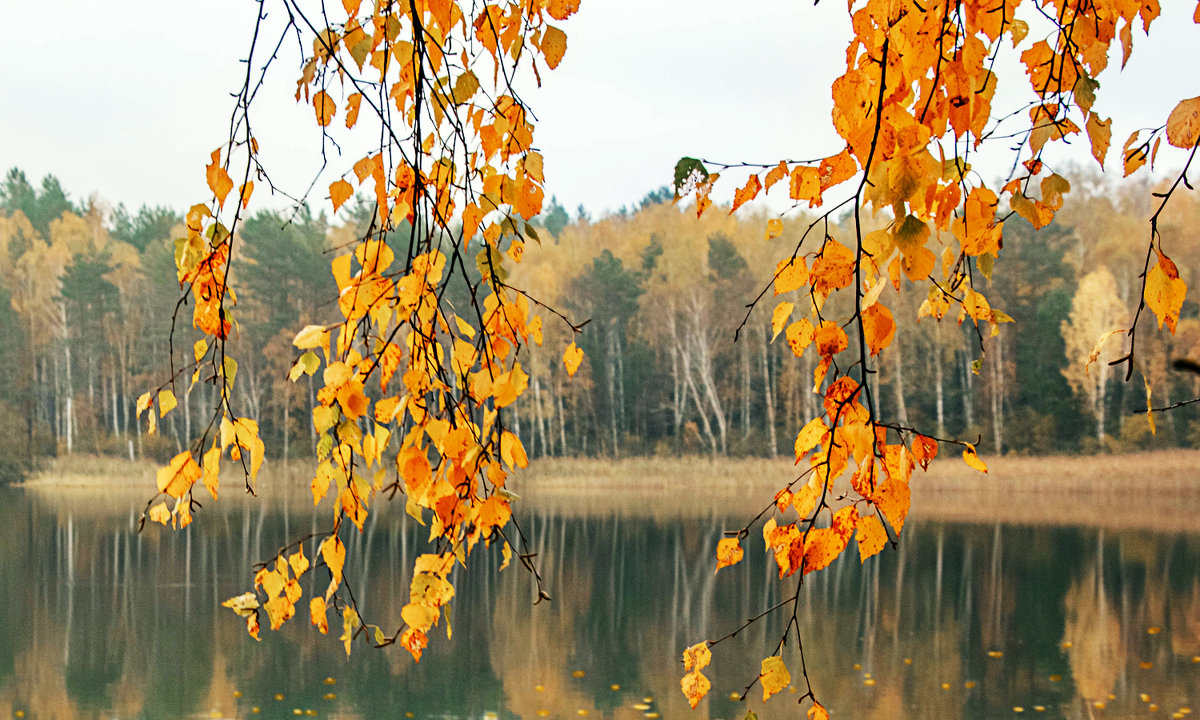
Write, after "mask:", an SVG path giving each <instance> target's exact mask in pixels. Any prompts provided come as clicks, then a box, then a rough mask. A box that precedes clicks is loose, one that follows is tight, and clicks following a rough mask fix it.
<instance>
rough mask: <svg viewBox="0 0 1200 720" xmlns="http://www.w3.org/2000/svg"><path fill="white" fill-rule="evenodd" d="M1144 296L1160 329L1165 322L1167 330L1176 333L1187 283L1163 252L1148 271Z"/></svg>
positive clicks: (1185, 295)
mask: <svg viewBox="0 0 1200 720" xmlns="http://www.w3.org/2000/svg"><path fill="white" fill-rule="evenodd" d="M1155 252H1158V251H1157V250H1155ZM1143 297H1145V299H1146V304H1147V305H1148V306H1150V309H1151V310H1153V311H1154V316H1155V317H1156V318H1157V319H1158V327H1159V329H1160V330H1161V329H1162V326H1163V325H1164V324H1165V325H1166V326H1167V330H1169V331H1170V332H1171V334H1172V335H1174V334H1175V325H1176V323H1178V322H1179V311H1180V310H1181V309H1183V300H1184V298H1185V297H1187V283H1186V282H1184V280H1183V278H1181V277H1179V268H1178V267H1176V265H1175V262H1174V261H1172V260H1171V259H1170V258H1169V257H1167V256H1166V255H1163V254H1162V253H1161V252H1159V253H1158V262H1157V263H1155V264H1154V267H1152V268H1150V271H1149V272H1148V273H1146V289H1145V291H1144V292H1143Z"/></svg>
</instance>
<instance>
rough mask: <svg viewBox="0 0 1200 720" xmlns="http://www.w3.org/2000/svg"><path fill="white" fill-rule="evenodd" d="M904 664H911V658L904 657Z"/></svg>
mask: <svg viewBox="0 0 1200 720" xmlns="http://www.w3.org/2000/svg"><path fill="white" fill-rule="evenodd" d="M904 664H905V665H912V658H904Z"/></svg>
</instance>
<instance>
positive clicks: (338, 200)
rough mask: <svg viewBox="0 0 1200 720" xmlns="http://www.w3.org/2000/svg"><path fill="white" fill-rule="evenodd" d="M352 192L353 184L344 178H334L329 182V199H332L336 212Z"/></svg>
mask: <svg viewBox="0 0 1200 720" xmlns="http://www.w3.org/2000/svg"><path fill="white" fill-rule="evenodd" d="M353 194H354V186H353V185H351V184H350V183H348V182H346V180H345V179H338V180H334V181H333V182H332V183H330V184H329V199H330V200H332V201H333V211H334V212H335V213H336V212H337V211H338V208H340V207H341V206H342V204H343V203H345V202H346V201H347V200H349V199H350V196H352V195H353Z"/></svg>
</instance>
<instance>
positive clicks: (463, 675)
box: [0, 473, 1200, 719]
mask: <svg viewBox="0 0 1200 720" xmlns="http://www.w3.org/2000/svg"><path fill="white" fill-rule="evenodd" d="M1169 475H1170V473H1157V474H1156V475H1155V477H1156V481H1157V482H1160V483H1169V482H1175V481H1176V480H1178V478H1177V479H1176V480H1170V479H1169V478H1168V476H1169ZM1164 478H1166V479H1164ZM643 479H645V478H643ZM739 480H742V479H741V478H739ZM993 480H994V479H992V478H986V479H985V482H987V481H993ZM285 485H290V484H285ZM530 485H531V487H530V488H528V489H527V491H526V493H525V494H524V498H523V500H522V501H520V502H519V503H518V507H519V508H520V510H521V511H522V513H523V514H524V516H525V522H527V524H528V528H529V530H530V532H531V535H532V537H534V538H535V544H536V551H537V552H538V553H539V558H540V559H541V561H542V563H543V567H544V568H545V572H546V573H547V576H548V579H550V581H551V582H552V583H553V589H554V590H555V602H554V603H551V604H550V606H548V607H541V606H539V608H536V609H534V608H531V607H530V602H529V601H530V599H531V598H530V588H529V582H528V577H526V576H524V575H522V574H521V573H519V572H512V571H511V570H509V571H505V572H504V573H497V572H496V568H495V564H493V565H492V566H491V567H488V568H483V569H481V571H480V572H478V573H475V572H472V573H466V574H464V575H462V576H461V577H460V578H459V579H458V580H457V582H461V583H462V586H461V587H462V594H461V595H460V597H459V599H458V600H456V603H455V605H454V610H453V616H452V620H453V628H454V635H455V637H454V638H453V641H451V642H449V643H445V645H444V647H442V648H441V649H439V650H437V651H435V652H431V653H430V655H429V656H428V657H426V658H425V659H424V660H422V662H421V663H420V664H419V665H413V664H412V663H411V661H409V660H408V658H407V657H399V656H395V654H394V653H388V652H373V651H366V650H365V649H364V651H362V652H358V653H355V655H354V657H353V658H352V659H351V660H350V661H349V662H347V661H346V660H345V659H344V656H343V655H342V653H341V647H340V644H338V643H336V642H334V641H332V640H331V639H329V638H325V637H322V636H320V635H317V634H316V633H314V632H311V631H309V629H308V628H297V629H296V630H295V631H292V632H284V633H281V634H280V636H279V637H277V638H266V639H264V642H263V643H262V644H256V643H254V642H253V641H252V640H249V639H248V638H246V637H244V634H243V633H241V632H240V628H239V627H238V624H237V623H236V622H235V621H231V620H230V618H228V617H226V614H225V613H219V612H217V609H218V608H217V607H216V606H217V603H218V602H219V599H220V598H222V597H224V596H225V595H226V594H227V593H228V592H230V591H231V590H232V589H233V588H234V587H236V583H237V581H238V579H239V577H240V576H241V574H242V573H243V572H244V569H245V568H246V567H248V566H249V564H251V563H253V562H254V561H256V560H257V559H259V558H260V557H261V556H262V555H263V554H265V553H269V552H270V551H271V550H273V549H274V545H273V543H278V542H281V541H282V540H283V538H285V537H287V536H288V535H289V533H294V532H295V531H296V530H297V528H304V527H307V526H308V525H310V524H311V523H313V522H315V521H316V520H317V516H318V515H322V516H323V515H324V513H325V512H326V510H325V509H323V508H317V509H315V510H314V509H313V507H312V501H311V495H309V494H308V493H307V491H306V490H305V489H304V488H302V487H297V488H294V489H290V490H289V489H283V490H280V491H279V492H280V495H279V496H278V497H274V498H272V497H266V498H263V499H262V500H260V501H259V502H258V503H246V502H242V501H240V500H239V501H234V502H232V503H227V502H226V500H225V499H223V500H222V503H221V504H220V505H217V506H214V507H209V508H206V510H205V511H204V513H205V514H206V515H207V516H205V515H203V514H202V516H201V522H200V523H199V524H197V525H194V526H193V527H192V528H189V529H188V530H186V531H184V532H178V533H176V532H169V531H165V530H162V529H158V528H155V532H154V533H144V534H142V535H136V534H135V533H133V532H132V528H133V527H134V517H135V513H136V508H137V507H138V506H139V504H140V502H144V499H143V498H142V496H140V495H138V494H136V493H133V494H121V493H115V492H109V493H105V494H104V495H103V497H98V496H97V494H96V493H95V492H94V490H83V489H78V490H75V491H71V492H58V491H53V492H52V491H51V489H50V488H42V489H40V490H34V491H30V492H20V491H8V492H5V493H4V496H5V497H4V500H5V502H4V503H3V508H4V509H3V510H0V512H2V513H3V514H5V515H7V516H8V517H7V518H4V521H3V523H2V526H3V527H4V529H5V530H4V534H6V535H8V537H7V538H6V543H5V545H3V547H5V548H8V553H7V554H8V557H6V561H5V563H4V565H3V570H2V571H0V572H3V573H4V574H5V575H6V577H5V579H4V583H3V585H4V587H5V588H6V589H5V591H4V594H3V595H2V596H0V597H3V602H4V605H3V607H4V609H5V611H6V613H7V616H8V620H9V621H8V622H6V623H5V626H6V629H5V630H4V638H3V640H2V642H0V644H2V645H3V649H0V658H2V659H3V665H0V667H2V668H9V669H11V670H10V672H11V674H8V673H5V674H4V675H3V676H0V711H3V710H4V709H6V708H7V709H8V710H9V711H10V715H9V717H12V716H13V715H12V713H15V712H17V711H18V710H23V711H25V712H27V713H28V715H27V716H28V717H64V718H66V717H102V716H103V717H109V716H112V715H114V714H115V715H116V716H118V717H139V716H140V717H161V716H179V715H181V714H188V713H190V714H203V715H208V714H209V713H217V714H218V715H220V716H222V717H249V716H250V710H251V709H252V708H253V707H259V708H260V710H261V714H260V716H267V717H272V716H274V717H282V716H292V715H293V711H294V710H297V709H298V710H301V711H302V712H305V711H307V710H312V711H314V712H317V713H318V714H319V715H320V716H323V717H366V718H371V717H384V716H387V717H394V716H396V715H397V711H398V710H400V709H402V708H411V709H410V710H406V712H413V713H414V715H415V716H416V717H429V716H454V717H481V716H482V715H483V713H485V712H489V711H491V712H497V713H498V714H499V716H500V717H504V718H512V717H528V718H533V717H543V716H552V717H553V716H557V717H568V716H571V717H575V716H577V715H578V711H580V710H582V711H585V712H587V713H588V714H593V715H596V716H602V717H611V718H635V717H637V718H642V717H645V716H646V713H658V714H659V715H660V716H661V717H694V718H698V719H703V718H727V719H732V718H740V717H741V716H742V715H744V714H745V707H744V706H743V705H742V704H740V703H734V702H732V701H731V700H729V694H730V693H731V692H735V691H737V690H740V688H741V687H742V686H743V685H744V684H745V682H746V681H747V680H748V678H745V677H743V675H744V674H745V673H744V669H745V667H747V666H748V665H747V662H749V660H748V658H750V659H752V658H751V655H752V654H753V652H754V651H757V650H758V649H759V646H761V645H762V643H763V642H769V639H768V638H769V636H771V635H772V634H773V633H776V632H778V629H779V628H775V627H772V626H769V625H763V626H762V627H761V628H760V629H758V630H756V631H755V632H754V633H751V634H750V635H749V636H748V637H747V638H745V639H744V640H743V641H741V643H742V644H741V645H739V646H737V647H736V648H735V649H734V650H733V652H731V653H726V654H725V656H724V657H718V658H717V663H716V668H715V676H714V680H715V687H714V692H713V693H712V695H711V697H710V699H709V700H706V701H705V704H704V705H702V706H701V708H700V709H699V710H697V711H696V712H691V711H689V710H687V709H686V704H685V701H684V700H683V697H682V695H681V694H680V693H679V692H678V686H677V676H678V657H679V655H678V652H679V650H680V649H681V648H682V647H683V645H684V644H685V643H686V642H688V641H689V640H692V639H694V638H695V637H697V636H698V635H699V636H715V635H716V634H720V633H722V632H724V631H725V630H727V629H729V628H730V627H732V626H733V624H734V623H736V622H737V621H739V620H740V619H742V618H744V617H746V616H747V615H749V614H752V613H754V612H757V611H758V610H759V609H761V608H762V607H764V606H766V605H767V604H769V603H771V602H774V601H776V600H777V599H778V595H779V591H780V588H779V587H778V585H777V580H776V579H775V577H774V573H773V571H772V569H771V568H770V567H769V566H768V564H767V563H766V562H765V559H764V558H763V557H762V553H759V552H757V551H752V552H749V553H748V556H750V557H751V558H752V559H750V560H749V561H748V562H746V563H745V567H741V568H735V569H733V570H734V572H729V571H723V572H722V574H721V575H714V574H713V572H712V568H713V559H712V548H713V547H715V544H716V540H717V539H718V538H719V537H720V533H721V530H722V529H724V526H725V525H726V524H730V525H732V524H734V523H737V524H740V523H743V522H744V521H745V516H744V514H743V513H742V512H740V510H739V507H738V506H736V505H735V504H731V502H730V501H729V499H728V498H724V497H719V496H713V495H712V494H710V493H708V492H697V493H683V496H682V497H674V498H669V499H667V500H665V501H664V500H662V499H661V498H660V500H659V501H657V502H651V501H649V500H647V499H646V497H642V498H640V499H639V500H638V501H637V502H636V503H635V504H633V505H632V506H629V507H628V508H625V506H622V505H619V504H613V503H612V502H606V500H605V498H606V497H607V496H611V497H612V498H613V499H614V500H615V499H618V498H620V497H622V496H623V493H621V492H617V491H612V492H607V493H606V492H597V493H596V496H597V497H595V498H585V499H583V500H581V499H580V498H579V497H578V495H575V496H573V497H571V498H567V497H564V496H558V497H556V494H555V493H554V492H551V491H552V490H553V485H552V483H549V482H547V483H545V484H544V485H543V487H542V488H541V489H540V490H539V489H535V486H536V484H535V483H532V482H531V483H530ZM591 485H592V486H593V487H595V488H598V489H599V490H604V489H605V488H606V483H605V481H604V480H603V479H600V480H597V481H596V482H594V483H591ZM919 486H920V478H919V477H918V478H916V479H915V480H914V491H915V492H918V493H919V490H918V488H919ZM1163 486H1164V487H1165V486H1166V485H1163ZM607 489H609V490H613V488H612V487H611V486H607ZM60 490H65V489H62V488H60ZM977 492H978V490H977ZM539 493H542V494H541V495H539ZM677 494H678V493H677ZM1106 494H1107V493H1106ZM1163 494H1168V495H1174V494H1173V493H1168V492H1166V491H1163ZM917 497H918V503H919V502H920V500H919V497H920V496H919V494H918V495H917ZM1175 497H1176V499H1178V497H1179V495H1175ZM230 499H233V498H230ZM568 500H572V502H568ZM1042 500H1043V501H1045V498H1042ZM567 507H571V508H574V511H573V513H572V514H566V513H564V512H563V510H564V509H565V508H567ZM1109 507H1110V510H1109V514H1110V515H1126V516H1138V515H1139V512H1140V511H1134V510H1132V509H1131V508H1132V507H1133V504H1132V502H1131V501H1130V500H1125V501H1122V502H1118V503H1116V504H1114V505H1110V506H1109ZM581 508H582V509H581ZM1114 508H1119V511H1117V510H1116V509H1114ZM1026 509H1028V508H1026ZM918 512H920V509H919V506H918ZM1193 517H1194V516H1193ZM1159 529H1160V530H1161V528H1159ZM422 530H423V529H422V528H419V526H417V525H416V523H415V522H412V521H411V520H406V519H405V517H404V515H403V508H402V507H400V506H397V507H396V508H395V511H394V512H392V511H385V513H382V514H381V515H380V517H379V519H378V520H377V521H374V522H372V523H371V524H370V525H368V527H367V529H366V532H365V533H364V534H363V535H361V536H360V535H358V534H357V533H355V534H354V537H353V538H352V546H351V547H350V553H351V556H352V558H353V559H354V561H355V562H356V563H359V564H360V567H364V571H363V574H364V575H365V574H367V573H366V570H365V568H366V567H370V568H371V570H372V572H371V573H370V574H371V575H373V576H374V577H375V578H376V583H375V585H373V586H371V587H361V588H359V589H358V590H356V592H358V591H361V594H362V597H363V598H364V602H365V603H367V605H368V607H371V608H374V611H375V612H376V613H377V614H378V615H379V616H381V617H380V618H379V619H380V620H388V619H389V616H388V613H389V612H390V613H392V614H396V613H398V612H399V609H398V608H399V604H398V603H395V602H394V598H396V597H397V596H402V595H403V592H404V588H406V587H407V584H406V583H407V578H406V577H405V574H406V573H407V572H408V562H407V561H408V559H409V558H411V555H412V554H413V553H414V552H420V549H421V547H422V545H421V540H422V539H423V536H422ZM1195 541H1196V538H1195V537H1194V536H1185V535H1182V534H1171V533H1168V532H1135V531H1128V530H1127V531H1121V532H1117V531H1114V530H1110V529H1106V528H1083V527H1076V528H1062V527H1051V526H1049V525H1046V526H1043V527H1037V528H1021V527H1012V526H1008V525H1006V524H1001V523H994V522H993V523H988V524H982V525H981V524H943V523H934V522H931V521H929V520H924V521H921V520H916V521H914V522H913V523H912V524H911V526H910V527H909V528H908V529H907V530H906V532H905V534H904V536H903V537H902V540H901V546H900V548H899V549H898V550H889V551H888V552H886V553H884V555H883V556H881V557H880V558H877V559H872V560H871V561H868V562H867V563H866V564H865V565H864V566H859V564H858V563H857V562H847V561H846V559H845V558H843V559H842V560H839V561H838V562H837V563H836V564H835V565H834V566H833V567H832V568H830V571H829V572H827V573H822V574H821V575H820V576H814V577H813V578H810V580H809V582H808V583H807V585H806V587H805V591H804V594H803V596H802V597H803V599H804V608H803V615H804V627H805V642H806V651H807V653H808V654H809V658H810V663H812V664H813V666H814V667H816V668H817V670H816V671H815V680H816V681H817V682H819V683H820V684H821V687H822V688H823V695H824V696H825V697H827V698H828V699H829V700H830V707H831V708H832V709H834V710H835V711H838V710H840V712H839V713H838V715H839V716H842V717H872V718H875V717H881V718H887V717H899V716H901V715H903V716H904V717H929V718H954V717H963V718H981V717H1001V716H1003V717H1011V716H1012V711H1013V708H1014V707H1022V708H1027V709H1030V710H1032V709H1033V708H1035V707H1044V708H1050V709H1051V710H1052V711H1053V712H1054V713H1056V714H1058V715H1059V716H1061V717H1078V718H1084V717H1092V716H1093V715H1094V714H1095V713H1097V712H1099V709H1098V706H1097V705H1096V703H1100V704H1101V705H1104V706H1106V707H1108V708H1109V709H1110V712H1112V711H1117V710H1121V711H1122V712H1128V711H1132V710H1134V709H1138V710H1139V711H1144V710H1145V709H1146V708H1147V707H1148V705H1149V704H1151V703H1150V702H1145V701H1143V700H1142V699H1141V698H1142V696H1143V695H1144V696H1146V697H1148V698H1150V700H1151V701H1152V703H1153V704H1155V705H1158V706H1161V707H1162V708H1163V709H1164V710H1167V711H1168V712H1177V711H1178V708H1186V707H1187V706H1188V705H1187V704H1188V703H1190V702H1191V701H1192V699H1193V698H1194V697H1195V690H1196V688H1197V678H1200V665H1197V664H1195V663H1193V662H1192V659H1193V658H1194V657H1197V655H1196V654H1197V653H1198V652H1200V571H1198V568H1200V550H1198V549H1197V545H1196V542H1195ZM26 549H28V550H26ZM391 619H393V620H397V621H398V617H396V618H391ZM831 628H832V629H833V630H832V632H830V629H831ZM1151 628H1156V629H1157V630H1158V631H1157V632H1155V633H1151V632H1150V629H1151ZM759 635H761V637H760V636H759ZM743 656H745V657H743ZM0 672H2V671H0ZM576 672H578V673H582V677H577V676H576V674H575V673H576ZM334 676H336V677H335V679H336V680H337V681H338V684H337V686H336V687H334V688H331V687H329V686H325V685H324V684H323V681H324V679H325V678H327V677H334ZM539 687H540V688H541V690H538V689H537V688H539ZM614 687H616V688H619V689H618V690H613V689H612V688H614ZM331 690H332V691H336V692H331ZM235 692H237V693H241V696H240V697H235V696H234V693H235ZM277 693H278V694H280V695H283V696H284V700H275V699H274V696H275V694H277ZM1110 694H1111V695H1113V696H1114V698H1109V697H1108V695H1110ZM330 695H332V696H333V698H328V697H327V696H330ZM646 698H651V700H652V702H645V699H646ZM779 700H780V699H777V701H776V702H774V703H769V704H768V705H767V706H766V707H765V708H763V707H759V706H758V705H757V704H756V703H752V704H751V707H755V708H756V709H757V710H758V712H759V714H760V717H763V718H769V717H776V716H781V715H786V714H789V713H791V712H793V711H794V707H793V706H792V704H791V703H789V702H788V701H787V700H786V699H782V701H781V702H780V701H779ZM642 706H644V708H643V707H642ZM542 711H545V712H546V713H547V714H546V715H542V714H541V713H542Z"/></svg>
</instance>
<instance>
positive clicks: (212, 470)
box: [204, 447, 221, 500]
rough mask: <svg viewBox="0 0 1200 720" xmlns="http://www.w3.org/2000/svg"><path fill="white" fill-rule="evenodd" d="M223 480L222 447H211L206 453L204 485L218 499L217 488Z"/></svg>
mask: <svg viewBox="0 0 1200 720" xmlns="http://www.w3.org/2000/svg"><path fill="white" fill-rule="evenodd" d="M220 482H221V448H218V447H213V448H209V449H208V451H207V452H205V453H204V487H205V488H207V489H208V493H209V494H210V495H212V499H213V500H216V499H217V488H218V486H219V485H220Z"/></svg>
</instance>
